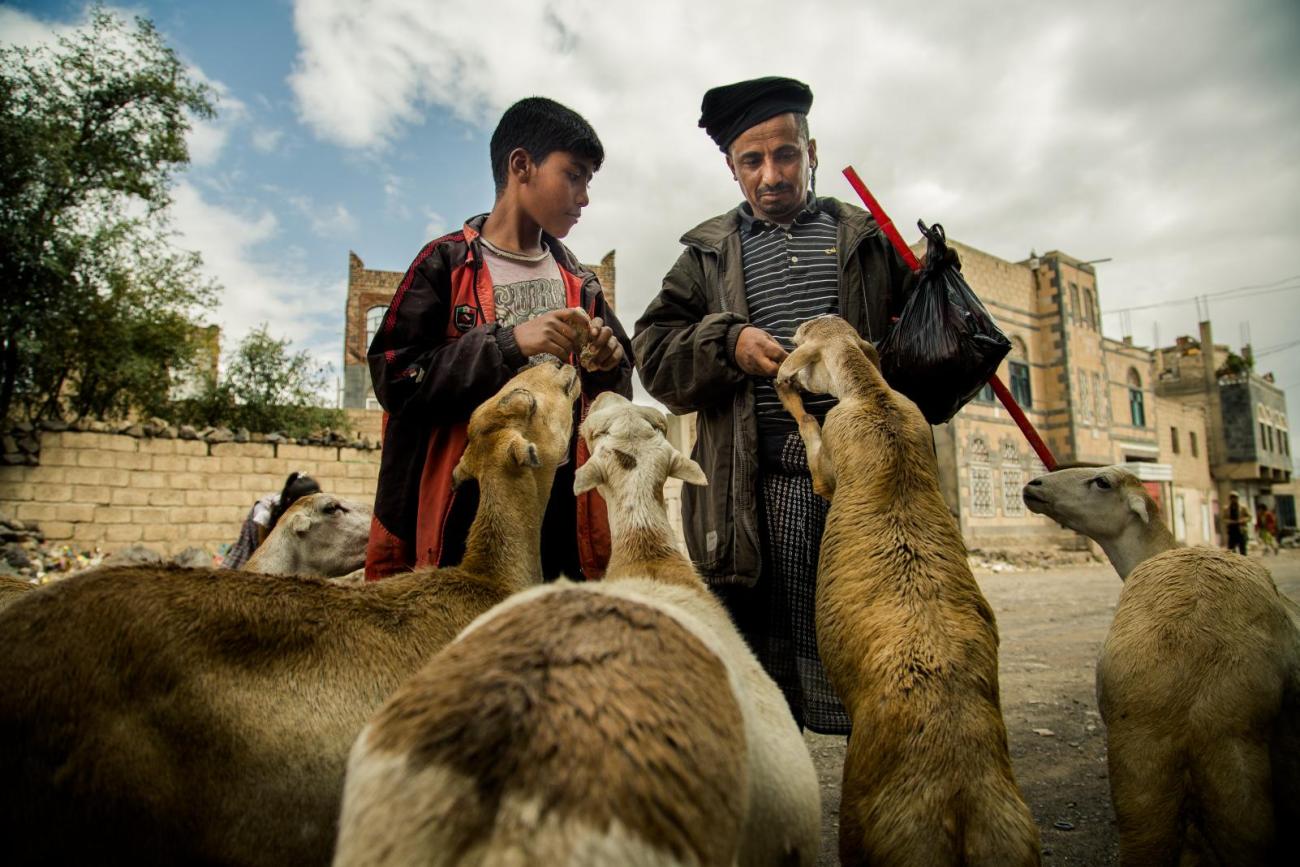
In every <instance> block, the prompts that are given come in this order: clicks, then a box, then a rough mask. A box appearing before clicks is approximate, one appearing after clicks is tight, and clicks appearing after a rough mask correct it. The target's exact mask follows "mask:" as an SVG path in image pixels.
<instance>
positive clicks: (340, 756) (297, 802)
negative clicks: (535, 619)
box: [0, 364, 579, 865]
mask: <svg viewBox="0 0 1300 867" xmlns="http://www.w3.org/2000/svg"><path fill="white" fill-rule="evenodd" d="M578 388H579V385H578V378H577V373H576V371H575V370H574V369H573V368H572V367H569V366H567V365H563V366H561V365H559V364H555V365H537V366H534V367H531V368H529V369H528V370H526V371H525V372H523V373H521V374H519V375H518V376H516V377H515V378H514V379H513V380H511V381H510V382H509V383H508V384H507V385H506V387H505V388H504V389H503V390H502V391H501V392H500V393H499V394H498V395H497V396H496V397H493V398H490V399H489V400H488V401H487V402H486V403H485V404H484V405H483V406H481V407H479V408H478V409H477V410H476V411H475V412H474V414H473V416H472V418H471V421H470V425H469V443H468V445H467V447H466V450H465V453H464V455H463V456H462V458H461V460H460V463H459V465H458V467H457V471H456V474H457V476H458V477H460V478H463V477H465V476H473V477H476V478H477V479H478V481H479V486H480V491H481V497H480V505H479V511H478V515H477V517H476V518H475V521H474V524H473V526H472V528H471V531H470V537H469V543H468V547H467V551H466V554H465V559H464V561H463V562H462V564H461V565H460V566H458V567H452V568H445V569H438V570H423V571H419V572H413V573H408V574H405V575H399V576H394V577H392V578H389V579H386V580H384V581H381V582H378V583H375V584H373V585H370V586H367V587H364V588H355V587H340V586H337V585H334V584H331V583H329V582H328V581H325V580H321V579H309V578H293V577H285V576H267V575H255V574H251V573H244V572H232V571H220V572H216V571H213V570H204V569H160V568H150V567H127V568H118V569H102V570H97V571H94V572H87V573H85V574H83V575H79V576H77V577H74V578H71V579H69V580H67V581H64V582H62V583H60V584H58V585H55V586H51V587H48V588H44V589H42V590H41V592H39V593H32V594H28V595H27V596H26V597H25V598H24V599H22V600H21V601H20V602H18V603H16V604H14V605H12V606H10V607H9V608H8V609H7V610H6V611H4V612H3V614H0V641H3V642H4V646H5V648H6V650H5V654H6V657H5V665H4V666H3V667H0V787H2V791H3V798H0V800H3V801H4V803H5V808H4V809H3V810H0V839H3V840H4V841H5V843H4V847H5V850H6V853H7V856H8V857H7V859H6V861H7V863H10V864H36V863H40V864H49V863H87V864H89V863H95V864H132V865H147V864H178V863H197V864H241V865H263V864H264V865H297V864H325V863H328V862H329V860H330V857H331V853H332V852H333V848H334V840H335V835H336V824H337V815H338V808H339V800H340V796H341V793H342V790H343V772H344V768H345V764H346V759H347V753H348V749H349V748H350V747H351V746H352V743H353V741H354V740H355V739H356V735H357V733H358V732H359V731H360V730H361V728H362V726H363V725H364V724H365V721H366V720H367V719H368V718H369V717H370V715H371V714H372V713H373V712H374V710H375V709H376V708H377V707H379V705H380V704H381V703H382V702H383V700H384V699H385V698H386V697H387V696H388V694H389V693H390V692H392V690H393V689H394V688H396V687H397V686H398V685H399V684H400V683H401V682H402V681H403V680H405V679H406V678H407V677H408V676H409V675H410V674H411V673H412V672H414V671H416V670H417V669H418V668H419V667H420V666H421V665H423V664H424V663H425V662H426V661H427V660H428V658H429V657H430V656H432V655H433V654H434V653H435V652H436V651H437V650H439V649H440V648H441V647H442V646H443V645H445V644H446V643H447V642H448V641H450V640H451V638H452V637H453V636H455V635H456V633H458V632H459V631H460V630H461V629H462V628H464V627H465V626H466V625H467V624H468V623H470V622H471V621H472V620H473V619H474V618H475V617H476V616H478V615H479V614H481V613H483V612H484V611H486V610H488V609H489V608H491V607H492V606H493V605H495V604H496V603H498V602H500V601H501V600H503V599H505V598H506V597H507V596H508V595H510V594H511V593H514V592H517V591H519V590H523V589H525V588H526V587H529V586H530V585H533V584H536V583H538V582H539V581H540V580H541V558H540V533H541V523H542V515H543V514H544V511H545V505H546V502H547V500H548V499H549V496H550V490H551V484H552V481H553V479H554V474H555V468H556V466H557V465H558V463H559V461H560V460H561V459H562V458H563V456H564V455H565V454H566V451H567V448H568V443H569V437H570V434H571V431H572V406H573V401H574V400H575V399H576V397H577V395H578Z"/></svg>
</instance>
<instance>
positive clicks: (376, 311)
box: [366, 307, 388, 350]
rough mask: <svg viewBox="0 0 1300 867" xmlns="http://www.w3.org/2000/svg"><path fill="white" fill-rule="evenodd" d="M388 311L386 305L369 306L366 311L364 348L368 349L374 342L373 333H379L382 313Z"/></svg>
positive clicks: (382, 320)
mask: <svg viewBox="0 0 1300 867" xmlns="http://www.w3.org/2000/svg"><path fill="white" fill-rule="evenodd" d="M387 312H388V308H387V307H371V308H370V309H369V310H367V311H366V349H367V350H369V349H370V344H371V343H373V342H374V340H375V335H376V334H378V333H379V326H380V325H382V324H383V323H384V314H385V313H387Z"/></svg>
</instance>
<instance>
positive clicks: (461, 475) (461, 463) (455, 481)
mask: <svg viewBox="0 0 1300 867" xmlns="http://www.w3.org/2000/svg"><path fill="white" fill-rule="evenodd" d="M473 477H474V474H473V473H471V472H470V471H469V468H468V467H467V466H465V456H464V455H461V457H460V460H458V461H456V466H455V467H454V468H453V469H452V471H451V489H452V490H453V491H454V490H456V489H457V488H459V487H460V486H461V485H463V484H465V482H466V481H467V480H469V479H471V478H473Z"/></svg>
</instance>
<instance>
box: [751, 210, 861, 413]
mask: <svg viewBox="0 0 1300 867" xmlns="http://www.w3.org/2000/svg"><path fill="white" fill-rule="evenodd" d="M740 221H741V230H740V237H741V253H742V257H743V260H744V268H745V298H746V299H747V300H748V302H749V321H750V323H751V324H753V325H755V326H757V327H759V328H761V329H763V330H764V331H766V332H767V333H768V334H770V335H772V337H773V338H774V339H775V340H776V341H777V342H778V343H780V344H781V345H782V346H784V347H785V349H786V351H787V352H788V351H790V350H792V349H794V342H793V338H794V332H795V329H796V328H798V327H799V324H800V323H801V322H803V321H804V320H806V319H812V318H813V317H814V316H822V315H825V314H827V313H839V312H840V274H839V256H838V252H837V250H836V246H835V245H836V243H837V239H838V226H837V224H836V219H835V217H834V216H832V215H831V214H828V213H826V212H825V211H822V210H820V209H818V208H817V205H816V201H815V200H814V199H812V198H811V197H810V198H809V205H808V207H807V208H806V209H804V210H803V211H802V212H800V214H799V215H798V216H797V217H795V220H794V222H793V223H791V224H790V227H789V228H783V227H781V226H779V225H776V224H775V223H769V222H766V221H765V220H759V219H756V218H755V217H754V216H753V212H752V211H751V210H750V207H749V203H748V202H746V203H745V204H742V205H741V206H740ZM753 381H754V402H755V410H756V412H757V414H758V429H759V433H760V434H761V435H764V436H770V435H773V434H782V433H788V432H790V431H794V430H796V429H797V427H798V426H797V425H796V424H795V421H794V419H793V418H791V417H790V414H789V413H788V412H786V411H785V407H783V406H782V405H781V401H780V399H779V398H777V396H776V389H775V388H774V387H773V384H772V380H771V379H768V378H767V377H761V376H759V377H753ZM834 405H835V398H833V397H831V396H830V395H819V396H816V397H814V396H811V395H805V397H804V406H805V407H806V408H807V410H808V412H810V413H811V414H812V415H814V416H815V417H816V418H817V419H818V420H819V421H820V420H822V419H824V418H825V417H826V412H827V410H829V409H830V408H831V407H832V406H834Z"/></svg>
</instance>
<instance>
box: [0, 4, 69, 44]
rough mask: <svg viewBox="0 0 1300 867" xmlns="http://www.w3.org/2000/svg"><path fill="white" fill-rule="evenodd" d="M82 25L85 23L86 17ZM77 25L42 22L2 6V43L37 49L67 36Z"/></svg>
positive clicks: (0, 9) (0, 39) (0, 33)
mask: <svg viewBox="0 0 1300 867" xmlns="http://www.w3.org/2000/svg"><path fill="white" fill-rule="evenodd" d="M81 23H84V17H83V20H82V22H81ZM76 26H77V23H69V24H56V23H52V22H49V21H42V20H40V19H39V18H36V17H35V16H33V15H29V14H27V13H26V12H23V11H22V10H20V9H13V8H10V7H8V6H0V43H3V44H5V45H17V46H20V47H22V48H35V47H36V46H38V45H45V44H47V43H50V42H53V41H54V40H55V39H57V38H58V37H60V36H66V35H67V34H68V33H69V32H71V31H72V30H73V29H74V28H75V27H76Z"/></svg>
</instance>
